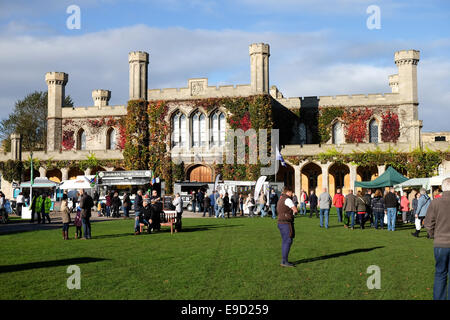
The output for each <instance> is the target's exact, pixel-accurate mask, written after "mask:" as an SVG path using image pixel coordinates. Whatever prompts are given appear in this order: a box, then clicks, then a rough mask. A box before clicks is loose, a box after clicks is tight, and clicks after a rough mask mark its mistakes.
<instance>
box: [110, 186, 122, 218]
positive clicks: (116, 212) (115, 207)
mask: <svg viewBox="0 0 450 320" xmlns="http://www.w3.org/2000/svg"><path fill="white" fill-rule="evenodd" d="M121 206H122V201H121V200H120V198H119V193H117V192H115V193H114V196H113V198H112V199H111V207H112V216H113V217H114V218H119V217H120V207H121Z"/></svg>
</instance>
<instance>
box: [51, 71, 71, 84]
mask: <svg viewBox="0 0 450 320" xmlns="http://www.w3.org/2000/svg"><path fill="white" fill-rule="evenodd" d="M68 80H69V75H68V74H67V73H65V72H47V73H46V74H45V82H47V84H59V85H63V86H65V85H66V84H67V81H68Z"/></svg>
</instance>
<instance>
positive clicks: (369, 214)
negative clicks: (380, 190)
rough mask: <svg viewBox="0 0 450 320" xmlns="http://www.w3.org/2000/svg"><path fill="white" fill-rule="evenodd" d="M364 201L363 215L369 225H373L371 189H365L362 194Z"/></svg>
mask: <svg viewBox="0 0 450 320" xmlns="http://www.w3.org/2000/svg"><path fill="white" fill-rule="evenodd" d="M363 198H364V202H365V203H366V212H367V214H366V215H365V217H366V221H367V219H368V220H369V221H370V226H371V227H373V214H372V206H371V204H372V190H370V189H367V191H366V193H365V194H364V196H363Z"/></svg>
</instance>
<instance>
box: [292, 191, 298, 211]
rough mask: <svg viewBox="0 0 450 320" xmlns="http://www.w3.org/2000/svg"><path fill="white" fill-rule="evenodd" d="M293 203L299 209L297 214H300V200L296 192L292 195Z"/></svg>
mask: <svg viewBox="0 0 450 320" xmlns="http://www.w3.org/2000/svg"><path fill="white" fill-rule="evenodd" d="M292 202H294V205H295V207H296V208H297V212H298V198H297V195H296V194H295V192H293V193H292Z"/></svg>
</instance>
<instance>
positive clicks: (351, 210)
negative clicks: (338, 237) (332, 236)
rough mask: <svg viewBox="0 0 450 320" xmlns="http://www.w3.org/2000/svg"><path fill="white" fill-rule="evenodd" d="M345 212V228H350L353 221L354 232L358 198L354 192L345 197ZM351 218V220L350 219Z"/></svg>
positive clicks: (351, 191) (350, 191)
mask: <svg viewBox="0 0 450 320" xmlns="http://www.w3.org/2000/svg"><path fill="white" fill-rule="evenodd" d="M342 208H343V210H344V211H345V218H346V219H345V220H346V221H345V222H344V228H348V226H349V225H350V220H351V228H352V230H353V229H354V227H355V212H356V196H355V195H354V194H353V190H351V189H350V190H349V192H348V194H347V195H346V196H345V200H344V206H343V207H342ZM350 217H351V218H350Z"/></svg>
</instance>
